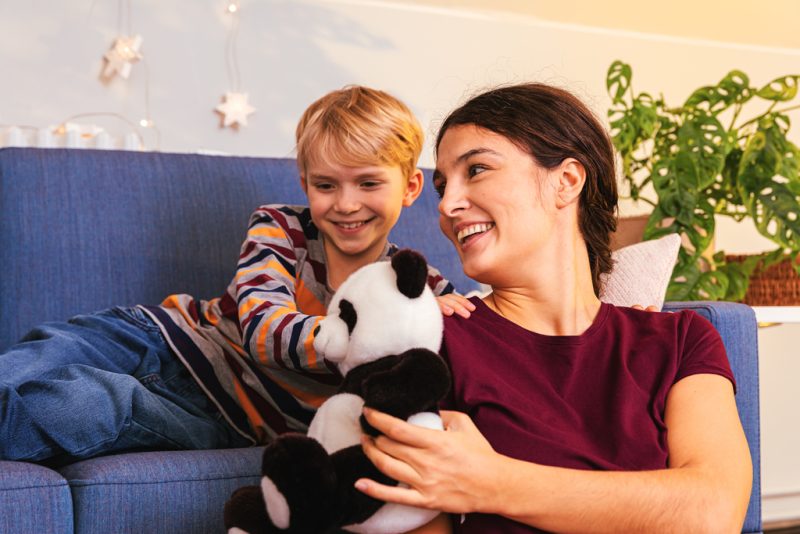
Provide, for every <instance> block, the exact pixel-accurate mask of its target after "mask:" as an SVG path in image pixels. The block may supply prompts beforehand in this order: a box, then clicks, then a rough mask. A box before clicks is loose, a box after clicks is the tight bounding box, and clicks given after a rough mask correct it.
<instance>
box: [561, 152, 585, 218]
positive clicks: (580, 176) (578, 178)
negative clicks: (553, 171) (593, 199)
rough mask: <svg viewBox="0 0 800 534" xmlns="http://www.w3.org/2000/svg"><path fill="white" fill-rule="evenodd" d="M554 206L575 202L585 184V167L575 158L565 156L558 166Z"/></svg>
mask: <svg viewBox="0 0 800 534" xmlns="http://www.w3.org/2000/svg"><path fill="white" fill-rule="evenodd" d="M557 172H558V176H557V179H558V181H557V185H556V206H557V207H559V208H563V207H565V206H568V205H570V204H572V203H573V202H577V201H578V199H579V198H580V196H581V191H583V186H584V184H586V169H585V168H584V167H583V164H581V162H580V161H578V160H576V159H575V158H567V159H565V160H564V161H562V162H561V165H559V167H558V170H557Z"/></svg>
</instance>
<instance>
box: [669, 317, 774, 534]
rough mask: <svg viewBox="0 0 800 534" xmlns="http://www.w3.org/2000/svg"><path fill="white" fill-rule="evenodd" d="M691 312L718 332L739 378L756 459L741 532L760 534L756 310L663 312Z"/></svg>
mask: <svg viewBox="0 0 800 534" xmlns="http://www.w3.org/2000/svg"><path fill="white" fill-rule="evenodd" d="M678 310H692V311H694V312H696V313H698V314H699V315H701V316H703V317H704V318H706V319H708V320H709V321H710V322H711V324H712V325H714V327H715V328H716V329H717V331H718V332H719V334H720V336H721V337H722V342H723V343H724V344H725V350H726V351H727V353H728V360H729V361H730V364H731V369H732V370H733V376H734V377H735V378H736V388H737V391H736V407H737V408H738V409H739V418H740V419H741V420H742V426H743V427H744V432H745V435H746V436H747V443H748V445H749V446H750V455H751V456H752V458H753V489H752V492H751V493H750V505H749V506H748V508H747V517H746V518H745V523H744V528H743V530H742V532H761V448H760V439H761V430H760V423H759V404H758V399H759V390H758V324H757V323H756V316H755V313H754V312H753V309H752V308H751V307H750V306H747V305H745V304H737V303H733V302H667V303H665V304H664V311H678Z"/></svg>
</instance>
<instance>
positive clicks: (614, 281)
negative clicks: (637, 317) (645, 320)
mask: <svg viewBox="0 0 800 534" xmlns="http://www.w3.org/2000/svg"><path fill="white" fill-rule="evenodd" d="M680 246H681V237H680V235H678V234H670V235H667V236H664V237H661V238H659V239H653V240H652V241H642V242H641V243H636V244H634V245H628V246H627V247H623V248H621V249H618V250H615V251H614V252H612V253H611V258H612V260H613V261H614V268H613V269H612V271H611V273H609V274H604V275H601V280H602V281H603V286H602V287H603V290H602V291H601V292H600V300H602V301H603V302H608V303H609V304H614V305H615V306H633V305H634V304H640V305H642V306H645V307H646V306H656V307H657V308H658V309H659V310H660V309H661V307H662V306H663V305H664V296H665V295H666V293H667V286H668V285H669V279H670V276H671V275H672V269H673V268H674V267H675V262H676V261H677V258H678V249H679V248H680Z"/></svg>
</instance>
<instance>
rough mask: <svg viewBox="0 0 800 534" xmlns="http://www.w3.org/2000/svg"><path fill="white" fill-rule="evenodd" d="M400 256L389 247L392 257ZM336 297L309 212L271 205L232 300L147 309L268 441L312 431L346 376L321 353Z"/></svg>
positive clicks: (436, 283)
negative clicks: (319, 340) (321, 330)
mask: <svg viewBox="0 0 800 534" xmlns="http://www.w3.org/2000/svg"><path fill="white" fill-rule="evenodd" d="M396 250H397V247H396V246H394V245H392V244H389V243H387V245H386V247H385V249H384V251H383V254H382V256H381V257H382V259H386V258H388V257H390V256H391V255H392V254H393V253H394V252H395V251H396ZM428 283H429V285H430V286H431V288H432V289H433V291H434V293H435V294H437V295H441V294H446V293H450V292H452V291H453V287H452V285H451V284H450V283H449V282H447V280H445V279H444V278H442V276H441V275H440V274H439V272H438V271H437V270H436V269H434V268H432V267H429V274H428ZM332 293H333V292H332V291H331V289H330V288H329V287H328V284H327V270H326V266H325V251H324V248H323V243H322V237H321V235H320V234H319V231H318V230H317V228H316V226H314V223H313V222H312V221H311V215H310V212H309V210H308V208H305V207H302V206H283V205H268V206H262V207H260V208H258V209H257V210H256V211H255V212H254V213H253V215H252V216H251V217H250V222H249V226H248V232H247V237H246V238H245V241H244V243H243V244H242V248H241V253H240V255H239V263H238V267H237V271H236V275H235V276H234V278H233V280H232V281H231V283H230V284H229V285H228V288H227V291H226V292H225V294H224V295H223V296H222V297H219V298H216V299H213V300H210V301H205V300H196V299H194V298H193V297H191V296H189V295H183V294H181V295H171V296H169V297H167V298H166V299H165V300H164V302H162V304H161V305H160V306H142V308H143V309H144V310H145V311H146V312H148V313H149V315H150V316H151V317H152V318H153V319H154V320H155V321H156V322H157V323H158V325H159V326H160V328H161V331H162V332H163V334H164V337H165V338H166V340H167V342H168V343H169V345H170V346H171V347H172V349H173V351H174V352H175V353H176V354H177V356H178V357H179V358H180V359H181V360H182V361H183V362H184V364H185V365H186V366H187V368H188V369H189V371H190V372H191V373H192V375H193V376H194V377H195V379H196V380H197V382H198V383H199V384H200V386H201V387H202V388H203V389H204V391H205V392H206V394H208V396H209V397H210V398H211V400H212V401H214V403H215V404H216V405H217V406H218V407H219V409H220V411H221V412H222V414H223V415H224V416H225V417H226V419H227V420H228V422H230V423H231V424H232V425H233V426H234V428H236V429H237V430H238V431H239V432H240V433H241V434H242V435H244V436H247V437H249V438H251V439H253V440H254V441H255V442H257V443H265V442H268V441H269V440H270V439H271V438H272V437H274V436H275V435H277V434H281V433H284V432H288V431H299V432H303V431H305V430H306V429H307V426H308V423H309V422H310V420H311V418H312V417H313V415H314V412H315V410H316V408H317V407H319V405H320V404H322V402H324V401H325V399H326V398H328V397H329V396H330V395H332V394H333V393H334V392H335V390H336V387H337V386H338V384H339V382H340V380H341V378H340V376H339V374H338V373H337V372H336V370H335V369H334V368H333V367H332V366H329V364H328V363H327V362H325V361H324V360H323V359H321V358H318V357H317V354H316V352H315V351H314V329H315V327H316V325H317V324H318V323H319V321H320V319H321V316H324V315H325V313H326V308H327V305H328V303H329V302H330V299H331V296H332Z"/></svg>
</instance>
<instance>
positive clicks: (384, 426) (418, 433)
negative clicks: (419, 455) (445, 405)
mask: <svg viewBox="0 0 800 534" xmlns="http://www.w3.org/2000/svg"><path fill="white" fill-rule="evenodd" d="M364 418H365V419H366V420H367V422H368V423H369V424H370V425H372V426H373V427H374V428H375V429H377V430H378V431H380V432H381V433H382V434H384V435H386V436H388V437H390V438H391V439H393V440H394V441H397V442H399V443H405V444H406V445H411V446H413V447H428V446H430V445H431V444H432V443H435V442H436V438H437V437H436V435H435V433H437V432H440V431H439V430H430V429H428V428H422V427H421V426H416V425H412V424H411V423H407V422H406V421H403V420H402V419H398V418H397V417H393V416H391V415H389V414H385V413H383V412H379V411H378V410H373V409H371V408H366V407H365V408H364Z"/></svg>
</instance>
